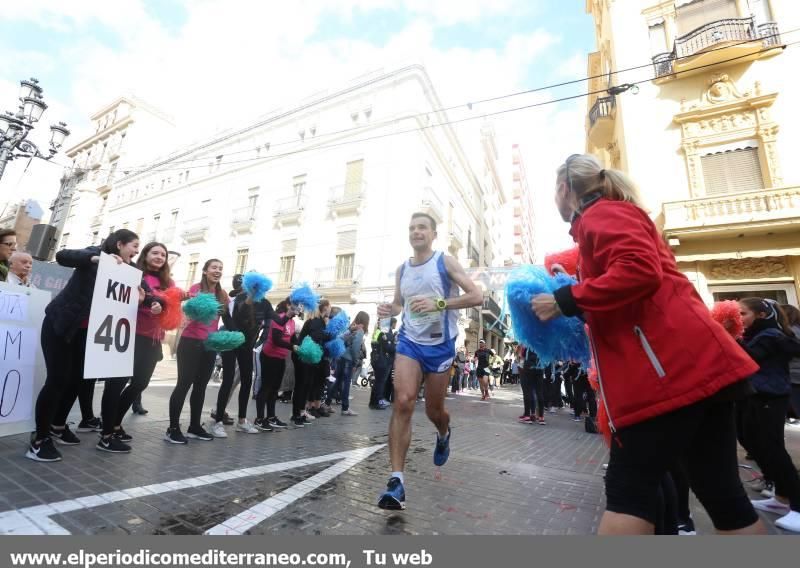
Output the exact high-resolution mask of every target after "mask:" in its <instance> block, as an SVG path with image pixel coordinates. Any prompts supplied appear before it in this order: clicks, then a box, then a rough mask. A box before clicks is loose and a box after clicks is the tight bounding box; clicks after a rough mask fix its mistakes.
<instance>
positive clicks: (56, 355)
mask: <svg viewBox="0 0 800 568" xmlns="http://www.w3.org/2000/svg"><path fill="white" fill-rule="evenodd" d="M40 340H41V343H42V353H43V354H44V362H45V366H46V368H47V378H46V379H45V382H44V385H42V389H41V390H40V391H39V396H38V397H37V398H36V439H37V440H43V439H44V438H46V437H48V436H49V435H50V427H51V426H52V425H53V424H56V425H58V426H62V425H63V424H66V422H67V415H68V414H69V410H70V408H72V403H73V402H75V396H77V393H78V390H79V387H80V386H81V385H80V382H81V381H82V380H83V360H84V354H85V351H86V330H85V329H81V330H78V332H77V333H76V334H75V336H74V337H73V338H72V341H71V342H69V343H67V342H66V341H64V338H63V337H62V336H60V335H58V334H57V333H56V332H55V330H54V329H53V324H52V322H51V320H50V317H49V316H45V317H44V321H43V322H42V333H41V338H40ZM66 399H69V400H70V403H69V406H68V407H67V410H66V412H63V410H62V407H63V404H62V401H64V400H66Z"/></svg>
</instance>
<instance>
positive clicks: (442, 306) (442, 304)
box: [436, 298, 447, 312]
mask: <svg viewBox="0 0 800 568" xmlns="http://www.w3.org/2000/svg"><path fill="white" fill-rule="evenodd" d="M436 309H437V310H439V311H440V312H443V311H445V310H446V309H447V300H445V299H444V298H437V300H436Z"/></svg>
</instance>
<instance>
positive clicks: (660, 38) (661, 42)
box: [649, 22, 669, 55]
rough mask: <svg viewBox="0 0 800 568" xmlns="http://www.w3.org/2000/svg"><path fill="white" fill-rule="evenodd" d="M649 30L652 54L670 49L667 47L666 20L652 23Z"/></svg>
mask: <svg viewBox="0 0 800 568" xmlns="http://www.w3.org/2000/svg"><path fill="white" fill-rule="evenodd" d="M649 32H650V53H651V54H652V55H658V54H659V53H664V52H666V51H669V47H667V35H666V31H665V29H664V22H660V23H658V24H653V25H651V26H650V28H649Z"/></svg>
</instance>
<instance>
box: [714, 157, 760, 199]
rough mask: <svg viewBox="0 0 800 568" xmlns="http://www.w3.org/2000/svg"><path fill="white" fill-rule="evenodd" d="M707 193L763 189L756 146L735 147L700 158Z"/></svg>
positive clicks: (715, 193) (717, 193)
mask: <svg viewBox="0 0 800 568" xmlns="http://www.w3.org/2000/svg"><path fill="white" fill-rule="evenodd" d="M701 164H702V166H703V180H704V181H705V185H706V194H707V195H719V194H723V193H738V192H743V191H754V190H757V189H764V180H763V178H762V176H761V162H760V160H759V157H758V148H751V147H748V148H737V149H736V150H727V151H725V152H716V153H714V154H707V155H705V156H703V157H702V158H701Z"/></svg>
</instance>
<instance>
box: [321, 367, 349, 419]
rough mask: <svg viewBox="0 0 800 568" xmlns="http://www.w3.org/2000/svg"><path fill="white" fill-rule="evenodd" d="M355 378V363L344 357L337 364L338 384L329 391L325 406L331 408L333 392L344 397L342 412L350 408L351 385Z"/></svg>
mask: <svg viewBox="0 0 800 568" xmlns="http://www.w3.org/2000/svg"><path fill="white" fill-rule="evenodd" d="M352 378H353V362H352V361H348V360H347V359H345V358H344V357H342V358H340V359H339V360H338V361H337V363H336V383H335V384H334V385H333V389H329V390H328V397H327V398H326V399H325V404H327V405H328V406H330V404H331V401H332V397H331V395H332V392H338V393H341V394H340V396H341V397H342V412H345V411H346V410H348V409H349V408H350V385H351V384H352Z"/></svg>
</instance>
